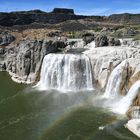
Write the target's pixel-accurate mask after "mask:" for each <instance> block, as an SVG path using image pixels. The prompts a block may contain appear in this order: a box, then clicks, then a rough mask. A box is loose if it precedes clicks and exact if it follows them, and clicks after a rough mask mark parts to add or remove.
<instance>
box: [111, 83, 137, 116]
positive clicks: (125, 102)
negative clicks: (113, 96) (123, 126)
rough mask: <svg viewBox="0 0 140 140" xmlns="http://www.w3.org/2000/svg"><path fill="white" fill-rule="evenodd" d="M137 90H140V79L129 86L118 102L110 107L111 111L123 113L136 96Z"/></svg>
mask: <svg viewBox="0 0 140 140" xmlns="http://www.w3.org/2000/svg"><path fill="white" fill-rule="evenodd" d="M139 90H140V80H139V81H137V82H135V83H134V84H133V85H132V87H131V88H130V90H129V91H128V93H127V95H126V96H125V97H123V98H122V99H121V100H120V101H119V102H117V103H115V104H114V105H113V107H112V110H113V112H116V113H119V114H125V113H126V111H127V110H128V109H129V107H130V106H131V104H132V102H133V100H134V99H135V97H136V96H137V94H138V92H139Z"/></svg>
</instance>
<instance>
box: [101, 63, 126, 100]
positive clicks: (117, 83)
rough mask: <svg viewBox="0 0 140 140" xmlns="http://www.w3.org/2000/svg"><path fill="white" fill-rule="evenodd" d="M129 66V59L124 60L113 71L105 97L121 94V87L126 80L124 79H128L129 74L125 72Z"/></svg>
mask: <svg viewBox="0 0 140 140" xmlns="http://www.w3.org/2000/svg"><path fill="white" fill-rule="evenodd" d="M127 66H128V63H127V61H123V62H121V63H120V64H119V65H118V66H117V67H116V68H115V69H114V70H113V71H112V73H111V75H110V77H109V80H108V83H107V86H106V90H105V93H104V95H103V97H105V98H114V97H118V96H119V94H120V92H121V90H120V87H121V85H122V83H123V82H125V80H124V79H126V76H127V75H126V74H125V73H124V71H125V70H127ZM126 73H127V72H126Z"/></svg>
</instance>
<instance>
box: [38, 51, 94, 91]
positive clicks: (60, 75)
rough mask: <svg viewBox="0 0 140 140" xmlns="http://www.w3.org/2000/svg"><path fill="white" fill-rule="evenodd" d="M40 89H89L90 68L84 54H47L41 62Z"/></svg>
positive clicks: (90, 82) (90, 81)
mask: <svg viewBox="0 0 140 140" xmlns="http://www.w3.org/2000/svg"><path fill="white" fill-rule="evenodd" d="M37 86H38V87H39V88H40V89H42V90H49V89H57V90H62V91H69V90H70V91H71V90H72V91H77V90H91V89H93V83H92V70H91V64H90V60H89V58H88V57H87V56H86V55H84V54H48V55H46V56H45V58H44V60H43V64H42V69H41V75H40V81H39V83H38V84H37Z"/></svg>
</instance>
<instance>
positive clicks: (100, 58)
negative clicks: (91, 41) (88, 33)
mask: <svg viewBox="0 0 140 140" xmlns="http://www.w3.org/2000/svg"><path fill="white" fill-rule="evenodd" d="M84 53H85V54H86V55H87V56H88V57H89V58H90V60H91V64H92V69H93V76H94V82H95V83H96V85H97V87H99V89H101V90H105V87H106V84H107V81H108V78H109V75H110V74H111V72H112V70H113V69H114V68H115V67H116V66H117V65H119V64H120V63H121V62H122V61H124V60H127V61H128V68H127V69H128V70H127V71H125V73H124V75H127V76H128V79H129V81H126V82H125V84H126V86H123V87H124V88H125V87H128V88H130V86H131V85H132V84H133V83H134V82H135V81H136V80H138V79H140V76H138V73H139V71H140V68H139V67H140V63H139V62H140V53H139V49H138V48H129V47H99V48H93V49H90V50H87V51H85V52H84ZM134 57H135V59H134ZM128 79H125V80H128ZM122 91H123V90H122ZM122 94H124V93H122Z"/></svg>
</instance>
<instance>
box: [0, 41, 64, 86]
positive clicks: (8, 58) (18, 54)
mask: <svg viewBox="0 0 140 140" xmlns="http://www.w3.org/2000/svg"><path fill="white" fill-rule="evenodd" d="M65 46H66V45H65V43H64V42H62V41H56V42H53V41H47V40H23V41H21V42H19V43H18V44H17V45H15V46H14V45H11V46H7V47H4V48H0V70H6V71H8V72H9V73H10V75H11V76H12V78H13V80H15V81H17V82H20V83H22V82H23V83H33V82H35V81H36V80H37V78H38V75H39V72H40V68H41V64H42V60H43V58H44V56H45V55H46V54H48V53H53V52H58V51H61V48H64V47H65Z"/></svg>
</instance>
